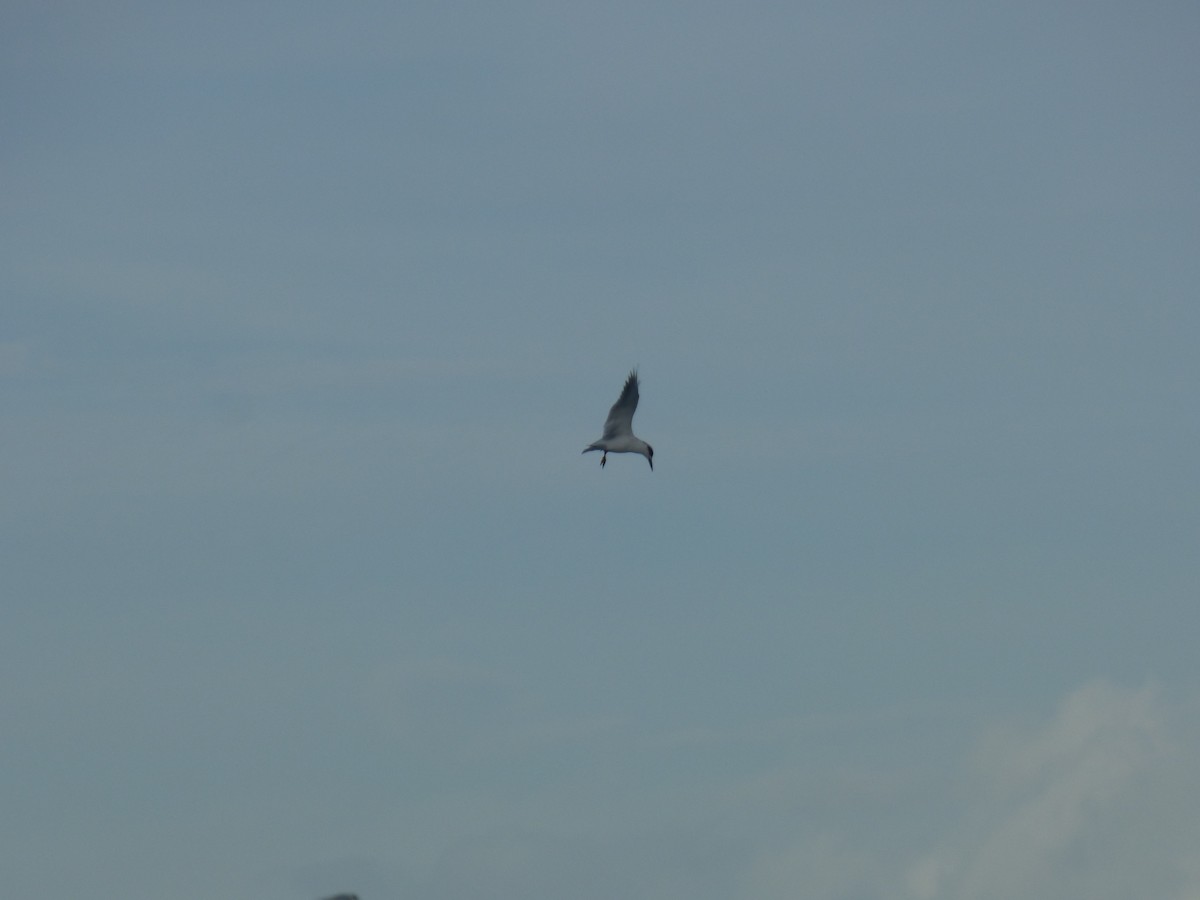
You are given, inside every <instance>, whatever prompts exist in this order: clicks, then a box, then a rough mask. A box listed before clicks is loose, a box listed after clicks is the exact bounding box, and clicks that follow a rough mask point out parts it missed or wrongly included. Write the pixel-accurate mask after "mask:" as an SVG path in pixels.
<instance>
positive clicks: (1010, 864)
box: [905, 681, 1198, 900]
mask: <svg viewBox="0 0 1200 900" xmlns="http://www.w3.org/2000/svg"><path fill="white" fill-rule="evenodd" d="M1170 712H1171V710H1170V707H1169V706H1168V705H1167V704H1166V703H1165V702H1164V701H1163V700H1162V699H1161V698H1160V697H1159V695H1158V694H1157V693H1156V692H1155V691H1154V690H1152V689H1149V688H1146V689H1142V690H1139V691H1132V690H1126V689H1122V688H1119V687H1115V686H1112V685H1110V684H1108V683H1106V682H1102V681H1096V682H1092V683H1089V684H1087V685H1084V686H1083V687H1081V688H1079V689H1078V690H1076V691H1074V692H1072V693H1071V694H1069V695H1068V696H1067V697H1066V698H1065V699H1064V700H1063V701H1062V703H1061V704H1060V706H1059V708H1058V710H1057V712H1056V714H1055V716H1054V718H1053V720H1052V721H1050V722H1049V723H1048V724H1047V725H1045V726H1043V727H1040V728H1035V729H1033V730H1028V731H1018V730H1011V729H1008V730H1003V731H1000V730H997V731H995V732H993V733H992V734H990V735H989V736H988V737H987V738H986V739H985V740H984V741H983V743H982V747H981V750H980V752H979V754H978V756H977V758H976V760H975V761H974V763H973V767H972V774H971V776H970V778H969V784H970V786H969V787H968V788H967V789H966V797H965V801H966V804H967V807H966V809H965V810H964V811H963V814H962V822H961V823H960V825H959V827H958V828H957V829H956V833H955V834H954V836H953V837H951V838H949V839H948V840H946V841H945V843H944V845H943V846H942V847H941V848H939V849H938V850H936V851H934V852H932V853H930V854H927V855H925V856H924V857H922V858H920V859H918V860H917V861H916V862H914V863H912V864H911V865H910V866H909V868H908V871H907V874H906V878H905V882H906V885H907V889H908V892H909V895H910V896H911V897H915V898H919V900H936V898H941V897H955V898H968V900H969V898H980V900H983V898H1007V897H1042V896H1045V897H1057V898H1063V897H1073V896H1079V897H1085V896H1087V897H1097V896H1111V897H1114V898H1116V897H1121V896H1130V894H1129V893H1128V891H1130V890H1133V891H1135V893H1136V894H1137V895H1139V896H1154V895H1156V890H1160V891H1162V890H1169V889H1170V883H1171V881H1170V879H1171V878H1172V877H1176V878H1177V877H1178V876H1172V874H1171V872H1172V869H1173V868H1174V870H1175V871H1176V872H1178V871H1180V869H1181V867H1182V860H1175V861H1173V864H1172V861H1171V860H1170V859H1163V858H1162V857H1163V856H1164V854H1165V853H1169V852H1170V844H1171V843H1173V842H1172V841H1170V840H1166V841H1162V840H1160V839H1161V838H1164V837H1169V835H1168V834H1165V833H1164V832H1169V831H1173V830H1175V829H1178V828H1183V829H1191V830H1193V831H1194V829H1195V828H1196V826H1197V824H1198V821H1197V818H1196V817H1195V816H1194V815H1192V816H1191V817H1190V820H1187V819H1185V820H1184V821H1183V822H1170V817H1169V816H1166V815H1164V814H1165V813H1166V812H1168V810H1166V809H1162V810H1160V809H1159V808H1157V807H1158V804H1160V803H1162V802H1163V801H1166V800H1169V794H1170V792H1171V791H1172V790H1175V789H1178V788H1180V787H1183V788H1190V789H1194V787H1195V784H1194V776H1191V775H1189V772H1190V768H1191V765H1192V764H1190V763H1187V762H1186V760H1184V759H1183V758H1182V757H1181V755H1180V753H1179V752H1178V748H1176V747H1175V746H1174V744H1173V742H1172V739H1171V733H1170V729H1169V724H1168V723H1169V719H1170ZM1181 765H1182V768H1180V766H1181ZM1172 773H1173V775H1174V776H1175V777H1169V776H1170V775H1171V774H1172ZM1168 782H1174V784H1172V783H1168ZM1156 822H1157V824H1158V827H1157V828H1154V827H1153V825H1154V824H1155V823H1156ZM1148 825H1150V826H1152V829H1151V831H1147V830H1146V829H1147V826H1148ZM1164 863H1165V864H1166V865H1164ZM1141 878H1151V879H1153V882H1154V883H1153V884H1146V883H1144V882H1141V883H1139V881H1138V879H1141ZM1139 888H1141V889H1139Z"/></svg>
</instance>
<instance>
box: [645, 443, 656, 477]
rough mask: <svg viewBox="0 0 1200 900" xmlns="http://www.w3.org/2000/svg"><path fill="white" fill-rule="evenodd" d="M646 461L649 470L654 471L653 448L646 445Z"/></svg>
mask: <svg viewBox="0 0 1200 900" xmlns="http://www.w3.org/2000/svg"><path fill="white" fill-rule="evenodd" d="M646 462H648V463H650V471H651V472H653V471H654V448H653V447H651V446H650V445H649V444H647V445H646Z"/></svg>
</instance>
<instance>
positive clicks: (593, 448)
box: [583, 444, 600, 453]
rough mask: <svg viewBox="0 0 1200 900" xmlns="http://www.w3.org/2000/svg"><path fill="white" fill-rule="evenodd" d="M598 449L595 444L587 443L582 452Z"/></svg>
mask: <svg viewBox="0 0 1200 900" xmlns="http://www.w3.org/2000/svg"><path fill="white" fill-rule="evenodd" d="M599 449H600V448H599V447H597V446H596V445H595V444H588V445H587V446H586V447H584V448H583V452H584V453H591V452H592V451H593V450H599Z"/></svg>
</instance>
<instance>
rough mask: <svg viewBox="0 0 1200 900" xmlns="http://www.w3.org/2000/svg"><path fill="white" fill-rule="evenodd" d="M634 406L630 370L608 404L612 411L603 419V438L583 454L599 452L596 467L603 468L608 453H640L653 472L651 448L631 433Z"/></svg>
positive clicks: (635, 391) (634, 387)
mask: <svg viewBox="0 0 1200 900" xmlns="http://www.w3.org/2000/svg"><path fill="white" fill-rule="evenodd" d="M637 405H638V374H637V369H633V370H632V371H631V372H630V373H629V377H628V378H626V379H625V387H624V388H622V389H621V396H620V397H618V398H617V402H616V403H614V404H613V405H612V409H610V410H609V411H608V418H607V419H605V420H604V437H602V438H600V440H598V441H593V442H592V443H590V444H588V446H587V449H585V450H584V451H583V452H584V453H590V452H591V451H592V450H603V451H604V453H603V455H602V456H601V457H600V468H602V469H603V468H604V464H605V463H606V462H607V461H608V454H610V453H640V454H642V456H644V457H646V462H648V463H650V471H654V448H653V447H651V446H650V445H649V444H647V443H646V442H645V441H643V440H642V439H641V438H640V437H638V436H637V435H635V434H634V433H633V414H634V413H635V412H637Z"/></svg>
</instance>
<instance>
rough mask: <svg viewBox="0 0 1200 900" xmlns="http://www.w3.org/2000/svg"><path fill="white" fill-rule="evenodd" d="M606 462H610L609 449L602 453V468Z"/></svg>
mask: <svg viewBox="0 0 1200 900" xmlns="http://www.w3.org/2000/svg"><path fill="white" fill-rule="evenodd" d="M606 462H608V451H607V450H605V451H604V452H603V453H602V454H601V455H600V468H602V469H603V468H604V464H605V463H606Z"/></svg>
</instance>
